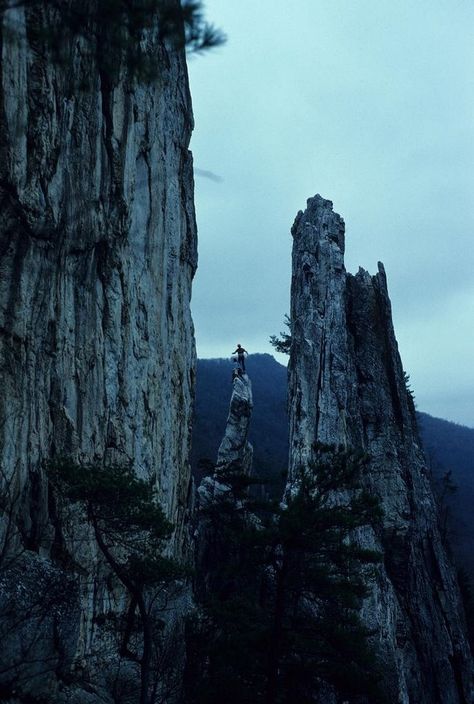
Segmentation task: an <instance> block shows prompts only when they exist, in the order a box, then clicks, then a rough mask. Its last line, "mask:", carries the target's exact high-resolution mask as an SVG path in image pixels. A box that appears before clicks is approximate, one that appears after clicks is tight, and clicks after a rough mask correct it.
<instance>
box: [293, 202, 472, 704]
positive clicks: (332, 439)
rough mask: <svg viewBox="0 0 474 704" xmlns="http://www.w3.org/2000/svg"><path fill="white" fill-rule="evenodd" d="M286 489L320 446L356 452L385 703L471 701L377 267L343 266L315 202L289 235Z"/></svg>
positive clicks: (335, 234)
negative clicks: (374, 522) (378, 509)
mask: <svg viewBox="0 0 474 704" xmlns="http://www.w3.org/2000/svg"><path fill="white" fill-rule="evenodd" d="M292 235H293V278H292V288H291V291H292V293H291V296H292V298H291V321H292V349H291V357H290V366H289V404H290V468H289V472H290V474H289V482H290V485H291V482H292V481H294V480H295V479H296V478H297V477H298V474H299V472H300V471H301V470H302V469H303V468H304V467H305V466H307V465H308V463H310V462H311V460H312V458H313V456H314V444H315V443H316V442H324V443H335V444H338V445H339V444H342V445H345V446H347V447H354V448H363V449H364V450H365V451H366V452H367V453H369V454H370V457H371V460H370V466H369V472H368V474H367V476H365V478H364V482H365V483H366V485H367V487H368V488H369V489H370V490H371V492H373V493H374V494H376V495H377V496H378V497H379V498H380V501H381V503H382V507H383V510H384V519H383V530H382V531H381V533H380V534H379V535H375V534H374V533H373V532H372V530H371V529H370V530H369V529H367V531H366V532H365V534H364V535H362V536H361V540H362V542H363V543H364V544H366V545H367V547H372V548H373V547H375V548H376V549H378V550H381V551H382V553H383V557H384V562H383V567H381V568H380V569H379V572H378V575H377V577H376V579H375V580H374V583H373V585H372V596H371V597H370V598H369V599H368V600H367V601H366V603H365V605H364V617H365V619H366V621H367V623H368V625H369V626H370V627H371V628H374V629H375V631H376V636H375V640H376V641H377V645H378V646H379V648H380V649H381V652H382V654H383V658H384V661H385V666H386V667H385V673H386V678H387V688H388V691H389V693H390V701H394V702H400V703H402V702H403V704H408V702H417V704H436V703H439V704H441V703H442V704H446V703H448V702H449V703H450V704H457V703H459V702H462V703H466V702H471V701H473V697H474V694H473V689H472V663H471V658H470V653H469V647H468V645H467V642H466V637H465V628H464V622H463V617H462V607H461V605H460V598H459V592H458V588H457V585H456V579H455V576H454V573H453V569H452V567H451V564H450V562H449V560H448V559H447V557H446V554H445V550H444V548H443V545H442V543H441V539H440V535H439V530H438V525H437V512H436V506H435V503H434V499H433V496H432V492H431V488H430V483H429V479H428V473H427V469H426V463H425V458H424V456H423V452H422V450H421V448H420V444H419V438H418V433H417V429H416V420H415V414H414V405H413V400H412V397H411V395H410V393H409V392H408V391H407V388H406V383H405V377H404V372H403V368H402V364H401V360H400V356H399V353H398V347H397V342H396V339H395V335H394V331H393V326H392V319H391V306H390V300H389V297H388V292H387V282H386V277H385V272H384V269H383V266H382V264H379V271H378V273H377V274H376V275H375V276H370V275H369V274H368V273H367V272H366V271H364V270H363V269H359V272H358V273H357V274H356V275H355V276H352V275H351V274H347V273H346V271H345V268H344V221H343V220H342V218H341V217H340V216H339V215H337V214H336V213H334V212H333V209H332V203H331V202H330V201H327V200H324V199H323V198H321V197H320V196H315V197H314V198H312V199H310V200H308V203H307V209H306V210H305V212H304V213H302V212H300V213H298V215H297V217H296V220H295V223H294V225H293V228H292Z"/></svg>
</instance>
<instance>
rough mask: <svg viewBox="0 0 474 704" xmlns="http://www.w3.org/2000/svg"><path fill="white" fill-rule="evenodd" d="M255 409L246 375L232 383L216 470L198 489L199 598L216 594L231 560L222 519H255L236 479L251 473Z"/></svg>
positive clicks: (196, 582) (197, 565) (197, 550)
mask: <svg viewBox="0 0 474 704" xmlns="http://www.w3.org/2000/svg"><path fill="white" fill-rule="evenodd" d="M252 409H253V399H252V384H251V381H250V379H249V377H248V376H247V375H246V374H244V375H243V376H241V377H237V378H235V379H234V380H233V382H232V395H231V399H230V407H229V415H228V417H227V423H226V427H225V432H224V437H223V438H222V441H221V444H220V446H219V450H218V453H217V462H216V465H215V467H214V471H213V473H212V474H211V475H209V476H206V477H204V478H203V480H202V481H201V483H200V485H199V487H198V489H197V507H196V509H197V512H196V525H197V528H196V534H195V544H196V573H197V574H196V580H195V589H196V593H197V595H198V597H205V596H206V595H208V594H210V593H215V592H217V591H219V589H220V587H221V586H222V585H221V584H220V582H219V576H218V575H219V569H218V567H219V565H220V564H221V563H222V562H223V561H224V562H225V561H227V563H228V562H229V559H230V553H229V545H228V544H227V542H226V538H225V531H223V527H222V524H221V521H222V520H223V517H224V520H225V516H226V515H227V516H228V515H229V514H240V515H241V516H245V518H246V519H247V520H249V521H252V520H254V517H253V516H251V515H250V514H249V513H248V511H247V510H246V509H245V508H244V504H243V502H242V500H241V499H240V498H238V496H236V492H235V486H234V480H235V481H237V482H238V481H239V479H238V478H239V477H240V476H242V475H247V476H249V475H250V473H251V471H252V457H253V448H252V445H251V444H250V443H249V441H248V440H247V436H248V431H249V425H250V418H251V415H252ZM237 493H238V492H237ZM222 512H223V513H222ZM242 512H243V513H242ZM236 559H237V557H236Z"/></svg>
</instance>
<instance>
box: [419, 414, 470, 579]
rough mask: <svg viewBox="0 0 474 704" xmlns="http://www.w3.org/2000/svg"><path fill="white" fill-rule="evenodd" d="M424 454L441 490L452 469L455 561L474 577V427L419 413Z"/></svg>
mask: <svg viewBox="0 0 474 704" xmlns="http://www.w3.org/2000/svg"><path fill="white" fill-rule="evenodd" d="M418 424H419V427H420V431H421V437H422V439H423V445H424V448H425V453H426V456H427V459H428V463H429V465H430V468H431V471H432V473H433V477H434V480H435V486H436V487H437V489H438V493H439V492H440V491H442V486H441V478H442V476H443V475H444V474H445V473H446V472H448V471H451V472H452V481H453V483H454V484H455V485H456V487H457V489H456V491H455V492H454V494H452V495H451V496H449V497H447V499H446V503H447V506H448V508H449V537H450V540H451V544H452V547H453V551H454V554H455V557H456V562H457V563H458V565H459V566H460V567H461V566H462V567H464V568H465V569H466V570H467V571H468V573H469V574H470V575H471V576H472V577H474V511H473V506H474V429H473V428H466V427H465V426H463V425H458V424H457V423H451V422H449V421H447V420H442V419H441V418H433V417H432V416H429V415H428V414H427V413H418Z"/></svg>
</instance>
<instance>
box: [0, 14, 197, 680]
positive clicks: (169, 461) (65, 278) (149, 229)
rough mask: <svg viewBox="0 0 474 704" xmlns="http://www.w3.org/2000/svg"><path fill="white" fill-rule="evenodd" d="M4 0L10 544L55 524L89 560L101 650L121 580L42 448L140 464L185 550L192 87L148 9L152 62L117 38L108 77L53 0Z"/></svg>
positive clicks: (4, 404) (2, 228)
mask: <svg viewBox="0 0 474 704" xmlns="http://www.w3.org/2000/svg"><path fill="white" fill-rule="evenodd" d="M94 4H95V3H93V2H92V0H91V1H89V0H85V1H84V3H82V9H83V10H85V11H87V9H88V8H91V7H93V6H94ZM176 4H178V0H176ZM17 5H19V6H17ZM12 6H13V7H12V9H9V10H7V11H3V12H2V22H3V24H2V25H1V31H2V56H1V76H0V92H1V102H2V113H1V116H0V198H1V204H2V207H1V212H0V376H1V383H2V393H1V396H0V467H1V469H2V481H3V483H4V487H3V491H4V492H5V491H7V493H8V496H9V502H10V507H13V513H14V514H15V517H14V520H15V522H17V523H18V524H19V525H20V528H21V529H19V530H18V531H17V530H15V531H14V532H12V531H10V532H8V530H7V528H5V531H6V532H4V534H3V536H4V541H5V540H6V541H7V542H8V543H9V544H8V545H3V544H2V545H0V549H3V548H4V547H6V548H8V550H10V551H13V552H15V550H19V549H20V545H21V543H23V544H26V545H27V546H28V548H29V549H30V550H33V551H38V552H40V553H41V554H42V555H43V556H44V557H45V558H47V557H49V556H51V551H52V547H53V546H54V545H55V541H56V538H57V536H58V535H59V533H60V534H61V541H62V547H63V549H64V550H65V551H66V552H67V553H68V555H69V556H70V559H71V561H72V563H75V565H76V568H77V569H78V571H79V574H80V575H81V578H80V605H81V607H80V610H79V611H80V616H79V617H78V622H77V625H78V628H77V629H76V630H75V631H74V632H76V633H77V640H76V653H75V658H76V660H77V661H78V662H79V661H82V660H84V662H85V663H89V664H90V663H91V662H92V660H91V653H94V652H97V650H98V649H100V648H102V649H103V652H104V653H106V652H107V645H106V643H105V641H104V640H103V639H102V636H100V633H99V632H100V628H99V627H98V625H97V624H98V619H99V618H100V617H101V616H102V615H103V614H104V613H106V612H108V610H109V609H116V610H118V611H120V609H122V608H123V607H124V606H125V603H124V594H123V592H120V589H118V590H115V588H111V587H110V585H108V583H107V579H106V576H105V574H104V569H103V566H102V565H101V561H100V559H99V556H98V554H97V549H96V547H95V543H94V541H93V539H92V537H91V534H90V531H89V530H88V528H87V526H84V525H83V521H82V518H81V517H80V515H78V517H77V521H76V523H74V521H72V523H71V525H70V526H59V525H56V526H55V527H54V528H53V526H52V524H51V521H50V515H49V509H48V490H47V482H46V481H45V477H44V475H43V469H42V463H43V461H44V460H46V459H48V458H50V457H51V456H52V455H55V454H62V455H70V456H72V457H73V458H75V459H77V460H84V461H88V462H94V461H102V460H105V462H106V463H112V462H119V463H124V464H130V465H132V466H133V468H134V470H135V471H136V473H137V474H138V475H139V476H141V477H143V478H146V479H149V480H150V481H151V482H152V483H153V485H154V486H155V487H156V490H157V496H158V498H159V500H160V502H161V505H162V506H163V508H164V510H165V513H166V515H167V517H168V518H169V519H170V521H171V522H172V523H173V524H174V526H175V528H174V533H173V537H172V540H171V541H170V545H169V548H168V549H169V553H170V554H171V555H173V556H175V557H178V558H187V557H189V555H190V552H191V550H192V548H191V545H190V536H189V530H188V526H189V513H190V507H189V495H190V467H189V462H188V457H189V446H190V421H191V405H192V397H193V386H194V366H195V350H194V337H193V325H192V320H191V315H190V308H189V302H190V297H191V282H192V278H193V275H194V272H195V269H196V264H197V253H196V225H195V217H194V205H193V170H192V157H191V154H190V152H189V151H188V144H189V139H190V135H191V130H192V127H193V117H192V110H191V99H190V94H189V89H188V79H187V69H186V60H185V55H184V51H177V50H175V49H172V48H170V47H167V45H166V43H164V42H161V41H159V40H158V38H157V34H158V33H157V31H156V29H157V28H156V27H151V28H150V29H149V30H147V31H146V33H145V35H144V36H143V38H142V43H143V47H144V48H145V50H146V51H147V52H148V54H149V55H150V56H153V57H154V61H155V75H154V76H153V78H152V80H151V81H150V82H148V83H144V82H140V80H139V79H138V78H137V77H136V76H132V75H130V72H129V70H128V69H127V67H126V66H125V65H124V64H121V63H120V57H119V56H118V54H119V53H120V51H119V50H117V56H116V57H115V58H116V68H117V76H116V77H114V78H112V79H111V77H110V76H108V75H107V74H106V72H104V71H103V70H102V69H103V67H101V65H100V61H99V58H98V57H99V55H100V52H98V51H97V47H96V46H95V45H94V44H93V42H92V45H91V43H90V42H88V41H87V40H86V39H85V37H84V36H82V35H81V34H77V35H74V36H73V35H72V34H71V32H70V30H69V29H68V28H67V27H63V26H62V25H61V22H60V18H59V16H58V12H57V11H56V10H55V4H54V3H52V4H51V3H36V4H34V7H33V8H29V7H25V6H24V5H23V4H22V3H19V4H18V3H12ZM51 28H56V29H58V28H59V30H60V32H61V36H62V43H63V54H64V57H65V62H64V61H62V62H59V63H58V62H57V61H54V59H53V56H52V53H51V52H52V50H51V46H50V45H49V44H48V42H47V40H46V39H45V31H44V30H45V29H47V30H48V31H50V30H51ZM12 33H13V35H14V40H13V41H12ZM107 51H108V52H109V58H114V57H113V53H114V51H116V49H114V47H113V46H111V47H108V49H107ZM5 487H6V489H5ZM13 497H14V504H12V502H13ZM50 508H51V506H50ZM5 521H6V523H5ZM5 521H3V524H4V527H5V526H6V525H7V524H8V519H5ZM0 523H1V521H0ZM13 536H14V539H13ZM73 630H74V629H73ZM104 643H105V645H104ZM0 647H1V646H0ZM52 647H53V646H52V644H51V643H50V642H48V641H47V638H46V636H45V642H44V649H45V652H48V651H49V649H50V648H52ZM109 654H110V655H111V653H109ZM3 656H4V654H3V653H2V654H0V659H1V658H2V657H3ZM89 664H88V665H87V666H89ZM90 666H91V667H92V665H90Z"/></svg>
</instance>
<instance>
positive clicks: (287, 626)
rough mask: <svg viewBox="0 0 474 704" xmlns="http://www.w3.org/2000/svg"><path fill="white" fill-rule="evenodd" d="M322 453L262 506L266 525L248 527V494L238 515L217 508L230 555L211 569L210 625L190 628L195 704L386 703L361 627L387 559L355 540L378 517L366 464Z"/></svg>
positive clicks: (354, 456)
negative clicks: (338, 699)
mask: <svg viewBox="0 0 474 704" xmlns="http://www.w3.org/2000/svg"><path fill="white" fill-rule="evenodd" d="M316 452H317V461H316V462H315V463H314V464H313V465H312V466H311V467H306V468H303V470H302V471H301V474H300V478H299V480H298V482H297V483H296V484H295V487H294V492H293V493H292V495H291V496H288V497H287V499H286V503H285V504H284V505H279V504H276V503H267V504H266V505H263V506H262V507H261V508H260V510H259V511H258V518H259V521H256V520H255V517H254V519H253V520H251V521H249V520H248V514H247V515H246V514H245V508H247V509H248V508H249V506H250V505H251V504H250V502H247V504H246V505H245V506H244V507H243V508H242V501H243V499H242V497H241V495H239V496H240V499H239V503H238V504H237V505H236V504H235V503H234V513H232V511H231V508H230V506H231V504H232V502H231V501H230V500H229V497H226V499H225V508H224V506H223V505H222V503H218V504H217V506H216V507H215V509H214V510H215V512H216V516H217V515H218V513H219V511H221V512H220V515H219V520H218V521H216V525H218V526H219V529H218V530H219V533H218V535H219V538H222V539H223V541H224V544H225V546H226V548H227V550H226V552H225V553H223V552H222V551H221V552H220V553H219V559H218V560H217V561H216V562H217V564H215V565H214V566H213V570H211V572H212V574H211V576H210V579H209V580H208V585H210V588H208V590H207V593H205V595H204V598H203V600H202V601H203V613H204V616H203V619H202V620H201V621H200V622H197V623H196V622H195V623H194V627H193V628H192V629H191V630H190V635H189V641H188V642H189V644H190V650H191V655H190V663H191V666H192V663H193V662H194V663H195V669H194V671H193V674H192V677H193V678H195V677H196V672H198V671H201V673H202V674H201V679H200V681H199V683H198V685H197V686H196V681H193V685H192V687H191V688H190V689H189V691H188V695H187V696H188V701H189V702H190V703H192V704H210V702H213V701H216V699H215V697H216V693H217V692H220V698H221V699H222V700H224V701H227V702H228V703H229V704H233V702H235V703H236V704H237V702H248V703H249V704H250V702H252V703H254V704H258V703H259V702H265V704H277V703H279V704H289V703H290V702H294V701H298V702H303V703H304V702H308V704H309V702H313V701H314V697H315V695H316V694H317V693H318V692H321V691H322V687H324V686H327V684H330V685H333V686H335V687H336V689H337V691H338V692H339V693H340V694H341V695H343V696H344V697H345V699H346V700H347V701H351V702H352V701H356V699H357V697H359V696H361V695H363V696H365V697H366V698H368V700H369V701H370V702H382V701H384V699H383V695H382V693H381V690H380V687H379V677H380V668H379V664H378V661H377V658H376V655H375V653H374V651H373V649H372V647H371V646H370V642H369V641H370V635H371V634H370V632H369V631H368V630H367V628H366V627H365V626H364V625H363V623H362V622H361V620H360V617H359V609H360V606H361V603H362V600H363V599H364V598H365V597H366V596H367V595H368V593H369V587H368V579H369V577H370V576H371V574H372V572H373V570H374V565H375V564H376V563H377V562H379V561H380V554H379V553H378V552H376V551H374V550H370V549H366V548H364V547H362V546H361V545H359V544H358V542H357V539H356V534H357V530H358V529H359V528H362V527H365V526H369V525H373V526H375V527H376V525H377V523H378V522H379V521H380V518H381V515H382V513H381V509H380V507H379V505H378V502H377V501H376V500H374V498H373V497H371V496H369V495H368V494H367V493H366V492H365V491H364V490H363V489H362V488H361V484H360V480H361V475H362V473H363V471H364V468H365V467H366V465H367V457H365V456H364V455H362V454H360V453H354V452H346V451H344V450H342V449H336V448H329V447H326V446H318V448H316ZM237 506H238V508H237ZM252 508H254V509H255V505H253V506H252ZM222 536H225V537H222ZM203 656H204V660H205V667H203V662H202V658H203ZM199 658H201V661H200V664H201V666H200V667H199V666H198V665H196V660H197V662H199ZM188 677H191V676H190V673H188ZM190 681H191V679H190Z"/></svg>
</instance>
